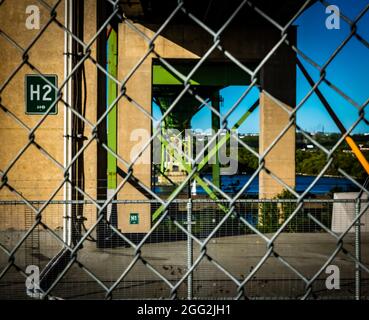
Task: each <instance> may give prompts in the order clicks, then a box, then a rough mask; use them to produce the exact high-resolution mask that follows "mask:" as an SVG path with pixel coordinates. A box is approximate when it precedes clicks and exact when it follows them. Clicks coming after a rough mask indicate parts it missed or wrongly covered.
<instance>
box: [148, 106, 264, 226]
mask: <svg viewBox="0 0 369 320" xmlns="http://www.w3.org/2000/svg"><path fill="white" fill-rule="evenodd" d="M258 105H259V99H258V100H257V101H255V102H254V103H253V104H252V105H251V107H250V108H249V109H247V111H246V112H245V113H244V114H243V115H242V117H241V118H240V119H239V120H238V121H237V122H236V123H235V125H234V126H233V127H232V129H231V130H237V129H238V128H239V127H240V126H241V125H242V123H244V122H245V121H246V119H247V118H248V117H249V116H250V115H251V113H252V112H253V111H254V110H255V109H256V108H257V107H258ZM230 137H231V134H230V133H229V132H227V133H226V135H225V136H223V137H222V138H221V139H220V140H219V141H218V142H217V143H216V145H215V146H214V148H212V149H211V150H210V151H209V152H208V153H207V155H206V156H205V157H204V158H203V159H202V161H201V162H200V163H199V164H198V165H197V172H196V173H195V174H194V176H193V177H194V179H195V180H196V182H197V183H198V184H199V185H200V186H201V187H202V188H203V189H204V191H205V192H206V193H207V194H208V195H209V197H210V199H212V200H215V201H216V200H219V198H218V197H217V195H216V194H215V193H214V192H213V191H212V190H211V189H210V187H209V186H208V184H207V183H206V182H205V181H204V180H203V179H202V178H201V177H200V174H199V172H200V171H201V169H202V168H204V166H205V165H206V164H207V163H208V162H209V160H210V158H211V157H213V156H214V155H215V154H216V153H217V152H218V150H219V149H220V148H221V147H222V146H223V145H224V144H225V143H226V142H227V141H228V140H229V139H230ZM159 139H160V140H161V143H162V144H164V145H165V146H166V148H168V147H170V146H169V143H168V141H166V140H165V139H164V138H163V137H162V136H161V135H159ZM174 152H175V154H176V157H177V159H178V160H179V161H181V163H182V166H183V168H184V169H185V170H186V172H187V173H188V174H189V173H190V172H191V171H192V168H191V166H190V165H189V164H188V163H187V162H186V161H185V160H184V159H183V158H182V156H181V155H179V154H178V153H177V152H176V150H174ZM175 192H176V191H174V192H173V193H172V194H171V195H170V196H169V198H168V200H169V201H170V200H172V199H174V195H175ZM218 206H219V208H220V209H221V210H222V211H223V212H224V213H227V212H228V208H227V207H226V206H224V205H222V204H221V203H218ZM163 211H164V206H163V205H161V206H160V207H159V208H158V209H157V210H156V211H155V212H154V214H153V216H152V220H153V221H155V220H156V219H157V218H158V217H159V216H160V215H161V214H162V213H163Z"/></svg>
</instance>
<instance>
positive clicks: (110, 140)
mask: <svg viewBox="0 0 369 320" xmlns="http://www.w3.org/2000/svg"><path fill="white" fill-rule="evenodd" d="M108 28H109V29H108V38H107V43H106V53H107V57H106V58H107V63H106V67H107V72H108V73H109V74H110V75H112V76H113V77H115V78H116V77H117V74H118V34H117V31H116V30H115V29H114V28H113V27H111V26H109V27H108ZM116 97H117V84H116V83H115V82H114V81H113V80H111V79H110V78H109V77H106V107H107V108H109V107H110V105H111V104H112V103H113V102H114V100H115V99H116ZM107 145H108V147H109V148H110V149H111V150H112V151H114V152H117V106H116V105H114V107H113V108H112V109H111V110H110V112H109V113H108V115H107ZM107 162H108V163H107V171H108V172H107V174H108V189H115V188H116V187H117V158H116V157H115V156H114V155H112V154H111V153H110V152H108V161H107Z"/></svg>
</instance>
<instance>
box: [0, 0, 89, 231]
mask: <svg viewBox="0 0 369 320" xmlns="http://www.w3.org/2000/svg"><path fill="white" fill-rule="evenodd" d="M87 2H88V5H86V8H85V10H86V12H85V17H86V18H85V21H86V24H85V30H84V32H85V40H86V39H87V40H89V39H90V38H91V37H92V36H93V34H94V33H95V29H96V27H95V21H96V19H95V14H96V13H95V11H96V10H95V6H94V1H91V0H89V1H87ZM29 5H37V6H38V7H39V8H40V18H41V19H40V20H41V28H40V30H41V29H42V27H43V26H44V25H45V24H46V23H47V21H48V19H49V18H50V13H49V11H48V10H46V9H45V7H43V6H42V5H41V4H40V3H38V2H36V1H32V0H18V1H5V2H4V3H3V4H2V5H1V6H0V28H1V30H3V31H4V32H5V33H6V34H7V35H9V36H10V37H11V38H12V39H13V40H14V41H16V42H17V43H18V44H19V45H20V46H21V47H23V48H26V47H27V46H28V45H29V44H30V43H31V41H32V39H33V38H34V37H35V36H36V35H37V33H38V32H40V30H28V29H27V28H26V25H25V22H26V18H27V17H28V15H27V14H26V8H27V6H29ZM57 19H58V20H59V21H60V22H61V23H63V24H64V1H62V2H61V3H60V4H59V6H58V7H57ZM0 48H1V50H0V61H1V64H0V83H1V84H0V85H2V84H3V83H4V81H5V80H6V79H7V78H8V77H9V76H10V74H11V73H12V72H13V71H14V70H15V69H16V68H17V66H18V65H19V64H20V63H21V62H22V53H21V52H20V51H17V50H16V49H15V47H13V46H12V45H11V44H10V43H9V42H7V41H6V40H5V39H4V38H3V37H0ZM63 52H64V32H63V30H62V29H61V28H60V27H58V26H57V25H56V24H55V23H51V24H50V26H49V27H48V28H47V29H46V31H45V32H44V33H43V34H42V36H41V37H40V39H39V40H38V41H37V42H36V44H35V45H34V46H33V48H32V49H31V50H30V52H29V60H28V61H29V63H30V64H32V65H33V66H34V67H36V68H37V69H38V70H40V71H41V72H42V73H44V74H56V75H57V76H58V85H59V86H60V84H61V83H62V81H63V79H64V64H63V59H64V55H63ZM92 55H93V56H94V55H95V46H93V47H92ZM85 68H86V77H87V79H88V81H87V93H88V95H87V112H86V117H87V118H88V119H89V120H90V121H92V122H94V121H95V118H96V98H95V97H96V67H95V66H94V65H93V64H92V63H90V62H87V63H86V64H85ZM34 73H35V72H34V71H33V70H32V69H31V68H30V67H29V66H27V65H24V66H23V67H22V68H21V69H20V70H19V71H18V72H17V73H16V75H15V76H14V77H13V79H12V80H11V81H10V83H9V84H8V85H7V86H6V88H5V90H4V91H3V92H2V93H1V103H2V105H4V106H5V107H6V108H7V109H9V110H10V111H11V112H12V113H14V114H15V115H16V116H17V117H18V118H19V119H20V120H21V121H22V122H24V123H25V124H26V125H27V126H28V127H29V128H32V127H33V126H35V125H36V123H37V122H38V121H39V120H40V119H41V117H42V116H40V115H26V114H25V99H24V77H25V75H26V74H34ZM63 119H64V105H63V103H60V102H59V103H58V113H57V115H50V116H48V118H47V119H46V120H45V122H44V123H43V124H42V125H41V126H40V128H39V129H38V130H37V131H36V142H37V143H38V144H40V145H41V146H42V147H43V148H44V149H46V150H47V151H48V152H49V153H50V155H51V156H52V157H54V158H55V159H56V160H57V161H58V162H60V163H61V164H63V143H64V142H63ZM90 134H91V132H90V130H89V128H88V127H86V133H85V135H87V136H89V135H90ZM0 141H1V144H0V169H1V170H3V171H4V170H5V168H7V167H8V165H9V163H10V162H11V161H12V159H14V157H15V156H16V155H17V153H18V151H19V150H20V149H21V148H22V147H23V146H24V145H25V144H26V143H27V141H28V133H27V131H26V130H25V129H24V128H22V127H21V126H20V125H19V124H18V123H17V122H15V121H14V120H12V119H11V118H10V117H9V115H8V114H7V113H5V112H3V111H0ZM95 148H96V147H95V145H94V144H92V145H90V147H89V148H88V149H87V150H86V153H85V162H86V173H85V174H86V191H87V192H88V193H89V194H91V195H92V196H93V197H94V196H95V193H96V183H95V181H96V160H95V158H96V156H95V155H96V149H95ZM7 176H8V180H9V184H10V185H11V186H12V187H14V188H15V189H16V190H17V191H18V192H20V193H21V194H22V195H23V196H24V197H26V198H27V199H29V200H46V199H48V198H49V197H50V196H51V194H52V193H53V192H54V190H55V189H56V188H57V187H58V186H59V185H60V184H61V182H62V181H63V171H62V170H60V168H58V166H56V165H55V164H54V163H53V162H52V161H51V160H49V159H48V158H47V157H45V156H44V155H43V154H42V153H41V152H40V151H39V150H38V149H37V148H36V147H35V146H30V147H29V148H28V149H27V151H26V152H25V153H24V155H23V156H22V157H21V158H20V159H19V160H18V161H17V162H16V163H15V165H14V166H13V167H12V169H11V170H10V171H9V173H8V175H7ZM62 198H63V189H61V190H60V191H59V192H58V193H57V195H56V197H55V199H56V200H61V199H62ZM0 199H1V200H20V199H19V197H17V196H16V195H15V193H13V192H10V191H9V189H8V188H6V187H4V188H2V189H1V190H0ZM25 208H26V207H25V206H19V207H16V208H13V210H12V213H13V214H10V213H9V214H7V215H6V216H5V217H1V218H0V229H2V228H7V227H13V228H17V229H18V228H20V229H22V228H24V225H25V221H24V217H25V213H24V211H25ZM1 210H4V212H5V211H6V209H5V208H4V207H3V206H2V207H1ZM14 212H16V214H14ZM62 214H63V210H62V206H61V205H58V206H52V207H50V208H48V209H46V211H45V213H44V215H43V219H44V222H45V223H47V224H48V225H49V226H50V227H51V228H57V227H60V226H62V225H63V221H62ZM95 214H96V213H95V212H93V211H92V210H88V211H87V212H86V215H87V216H86V218H87V222H86V224H87V225H90V224H91V223H93V220H94V219H95Z"/></svg>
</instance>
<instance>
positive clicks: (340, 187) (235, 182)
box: [154, 174, 358, 195]
mask: <svg viewBox="0 0 369 320" xmlns="http://www.w3.org/2000/svg"><path fill="white" fill-rule="evenodd" d="M203 177H205V178H207V179H208V180H210V181H211V174H205V175H203ZM250 177H251V175H232V176H222V178H221V182H222V190H223V191H224V192H226V193H237V192H238V191H239V190H240V189H241V188H242V187H243V186H244V185H245V184H246V183H247V181H248V180H249V179H250ZM315 178H316V177H315V176H296V191H297V192H298V193H301V192H304V191H305V190H306V189H307V188H308V187H309V185H310V184H311V183H312V182H313V180H314V179H315ZM185 189H186V188H185ZM332 189H335V190H336V191H342V192H348V191H357V190H358V189H357V187H356V186H355V185H354V184H353V183H352V182H351V181H349V180H347V179H346V178H339V177H322V178H320V179H319V180H318V182H317V183H316V184H315V185H314V187H313V188H312V189H311V190H310V193H311V194H315V195H322V194H326V193H328V192H330V191H332ZM154 190H155V192H156V193H165V192H168V187H162V186H155V188H154ZM186 190H187V189H186ZM258 190H259V179H258V177H256V178H255V179H254V180H253V181H252V182H251V184H250V185H249V187H248V188H247V189H246V191H245V193H247V194H249V195H257V194H258ZM196 192H197V194H199V195H201V194H205V191H204V190H203V189H202V188H201V187H200V186H198V185H197V186H196Z"/></svg>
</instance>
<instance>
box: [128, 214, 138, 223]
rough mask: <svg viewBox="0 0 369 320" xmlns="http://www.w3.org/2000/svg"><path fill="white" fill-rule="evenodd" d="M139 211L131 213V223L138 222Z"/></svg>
mask: <svg viewBox="0 0 369 320" xmlns="http://www.w3.org/2000/svg"><path fill="white" fill-rule="evenodd" d="M138 223H139V221H138V213H131V214H130V215H129V224H138Z"/></svg>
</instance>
